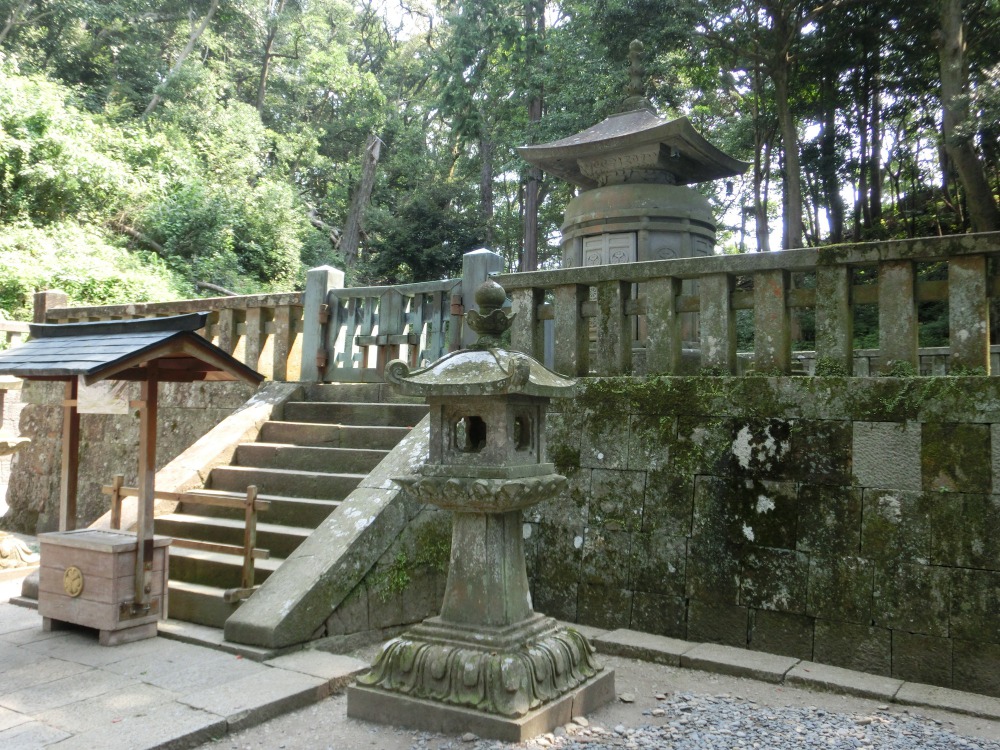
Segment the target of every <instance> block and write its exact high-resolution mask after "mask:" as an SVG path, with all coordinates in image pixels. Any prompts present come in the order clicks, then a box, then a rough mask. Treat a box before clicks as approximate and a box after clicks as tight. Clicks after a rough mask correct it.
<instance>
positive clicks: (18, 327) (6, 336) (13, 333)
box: [0, 320, 28, 351]
mask: <svg viewBox="0 0 1000 750" xmlns="http://www.w3.org/2000/svg"><path fill="white" fill-rule="evenodd" d="M27 337H28V324H27V323H19V322H16V321H13V320H0V351H2V350H4V349H9V348H10V347H12V346H17V345H18V344H20V343H21V342H22V341H24V339H26V338H27Z"/></svg>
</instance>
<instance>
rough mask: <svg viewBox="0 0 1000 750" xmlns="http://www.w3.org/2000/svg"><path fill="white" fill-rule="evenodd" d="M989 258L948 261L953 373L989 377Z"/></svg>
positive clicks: (983, 256) (971, 257)
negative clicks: (973, 372) (978, 371)
mask: <svg viewBox="0 0 1000 750" xmlns="http://www.w3.org/2000/svg"><path fill="white" fill-rule="evenodd" d="M987 283H988V277H987V270H986V256H985V255H973V256H970V257H966V258H952V259H950V260H949V261H948V326H949V331H948V341H949V343H950V347H951V362H950V367H951V369H952V372H956V371H957V372H961V371H962V370H973V369H982V370H983V372H984V374H986V375H989V374H990V300H989V297H988V296H987Z"/></svg>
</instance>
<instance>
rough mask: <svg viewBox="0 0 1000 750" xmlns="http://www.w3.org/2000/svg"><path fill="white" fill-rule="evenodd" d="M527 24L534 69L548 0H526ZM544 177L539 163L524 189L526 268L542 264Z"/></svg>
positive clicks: (535, 100) (538, 105)
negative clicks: (540, 235) (540, 232)
mask: <svg viewBox="0 0 1000 750" xmlns="http://www.w3.org/2000/svg"><path fill="white" fill-rule="evenodd" d="M524 27H525V29H524V30H525V36H526V40H527V54H526V55H525V58H526V59H525V66H526V69H527V70H529V71H530V70H532V69H533V68H534V66H535V65H537V63H538V60H537V58H538V57H539V56H540V55H541V54H542V37H543V35H544V33H545V2H544V0H526V2H525V4H524ZM541 119H542V91H541V90H540V88H539V89H536V90H535V91H533V92H532V93H531V99H530V101H529V102H528V121H529V122H532V123H536V122H539V121H540V120H541ZM541 181H542V171H541V170H540V169H538V168H537V167H531V169H529V170H528V181H527V185H525V193H524V257H523V259H522V267H521V270H522V271H534V270H535V269H536V268H538V204H539V200H538V187H539V183H541Z"/></svg>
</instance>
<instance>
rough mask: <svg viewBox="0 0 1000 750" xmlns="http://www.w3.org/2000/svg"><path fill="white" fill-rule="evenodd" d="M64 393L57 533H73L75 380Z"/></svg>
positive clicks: (77, 428) (76, 430)
mask: <svg viewBox="0 0 1000 750" xmlns="http://www.w3.org/2000/svg"><path fill="white" fill-rule="evenodd" d="M64 393H65V399H66V400H65V401H64V402H63V430H62V474H61V476H60V479H59V531H73V529H75V528H76V492H77V474H78V472H79V469H80V413H79V412H78V411H77V410H76V397H77V379H76V378H72V379H71V380H68V381H66V389H65V391H64Z"/></svg>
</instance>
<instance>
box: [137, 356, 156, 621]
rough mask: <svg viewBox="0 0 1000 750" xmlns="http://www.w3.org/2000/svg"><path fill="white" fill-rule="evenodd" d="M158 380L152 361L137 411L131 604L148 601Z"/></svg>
mask: <svg viewBox="0 0 1000 750" xmlns="http://www.w3.org/2000/svg"><path fill="white" fill-rule="evenodd" d="M158 378H159V374H158V372H157V366H156V363H155V362H150V363H148V364H147V365H146V379H145V380H143V381H142V395H141V396H140V400H141V401H142V406H141V407H140V408H139V483H138V489H139V498H138V500H137V502H136V505H137V514H138V517H137V520H136V527H135V539H136V551H135V603H136V604H146V603H148V602H149V592H150V590H151V588H152V583H153V506H154V503H155V497H154V493H155V480H156V412H157V406H158V403H157V401H158V395H159V393H158V392H159V387H158V385H159V384H158Z"/></svg>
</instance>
